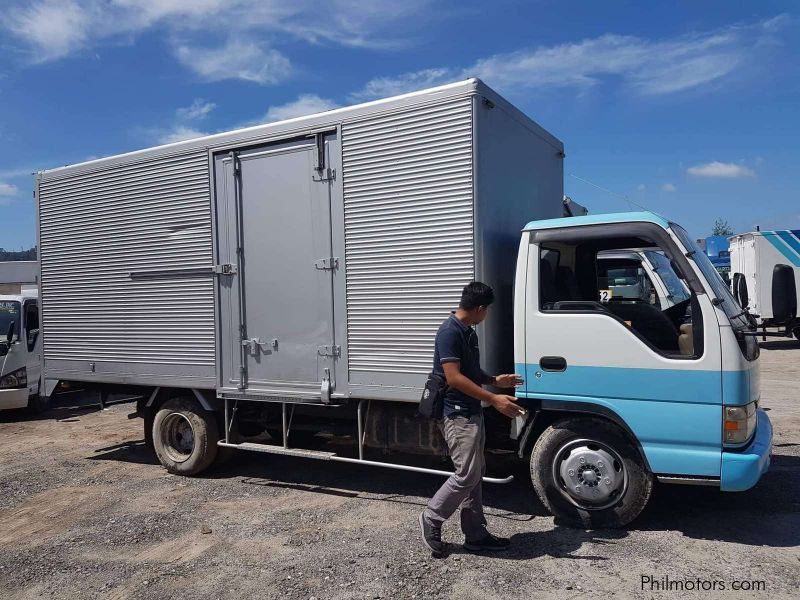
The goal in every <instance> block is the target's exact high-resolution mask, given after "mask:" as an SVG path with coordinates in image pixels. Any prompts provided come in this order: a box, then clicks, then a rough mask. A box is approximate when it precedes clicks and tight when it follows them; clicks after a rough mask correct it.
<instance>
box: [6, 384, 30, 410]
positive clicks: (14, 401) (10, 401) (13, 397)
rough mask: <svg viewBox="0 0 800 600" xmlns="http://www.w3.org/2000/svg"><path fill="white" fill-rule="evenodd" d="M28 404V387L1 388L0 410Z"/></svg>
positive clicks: (22, 406)
mask: <svg viewBox="0 0 800 600" xmlns="http://www.w3.org/2000/svg"><path fill="white" fill-rule="evenodd" d="M26 406H28V388H22V389H13V390H0V410H8V409H10V408H25V407H26Z"/></svg>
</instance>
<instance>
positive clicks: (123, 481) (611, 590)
mask: <svg viewBox="0 0 800 600" xmlns="http://www.w3.org/2000/svg"><path fill="white" fill-rule="evenodd" d="M762 357H763V360H762V390H763V396H762V405H763V406H764V407H766V408H768V409H769V410H770V413H769V414H770V417H771V419H772V422H773V424H774V426H775V433H776V435H775V447H774V456H773V466H772V469H771V471H770V473H769V474H768V475H767V476H766V477H765V478H764V479H763V481H762V482H761V483H760V484H759V485H758V486H757V487H756V488H755V489H753V490H751V491H749V492H746V493H741V494H723V493H720V492H719V491H716V490H714V489H709V488H702V487H678V486H666V485H661V486H659V487H658V488H657V490H656V492H655V496H654V498H653V500H652V502H651V504H650V506H649V507H648V509H647V510H646V512H645V513H644V514H643V515H642V516H641V517H640V518H639V519H638V520H637V521H636V522H634V524H633V525H632V526H631V528H630V529H629V530H627V531H592V532H586V531H578V530H573V529H566V528H563V527H559V526H557V525H555V524H554V522H553V519H552V518H551V517H550V516H549V515H547V514H546V513H545V512H544V510H543V509H542V507H541V505H540V504H539V503H538V502H537V501H536V500H534V496H533V495H532V490H531V487H530V484H529V482H528V479H527V477H526V472H525V469H524V468H522V469H519V468H517V470H516V474H517V481H516V482H515V483H513V484H511V485H507V486H486V488H485V496H486V503H487V506H488V513H489V522H490V527H491V529H492V530H494V531H495V532H497V533H498V534H501V535H505V536H509V537H511V538H512V541H513V550H512V551H511V552H509V553H508V554H507V555H506V556H492V557H488V556H475V555H471V554H465V553H463V552H462V551H461V548H460V546H458V545H456V546H454V547H453V552H452V553H451V554H450V555H449V556H448V557H447V558H444V559H441V560H433V559H431V558H430V555H429V554H428V553H427V552H425V551H423V549H422V547H421V544H420V542H419V539H418V532H417V522H416V517H417V514H418V512H419V511H420V510H421V508H422V506H423V505H424V503H425V501H426V499H427V498H428V497H429V496H430V495H431V494H432V493H433V492H434V491H435V490H436V488H437V487H438V485H439V484H440V483H441V480H440V479H438V478H436V477H433V476H427V475H417V474H412V473H403V472H395V471H385V470H379V469H371V468H368V467H359V466H350V465H343V464H335V463H326V462H318V461H309V460H304V459H294V458H288V457H278V456H266V455H264V456H262V455H252V454H240V455H237V456H236V457H234V459H233V460H231V461H230V462H229V463H228V464H226V465H225V466H222V467H218V468H216V469H215V470H213V472H211V473H209V474H208V476H206V477H203V478H196V479H186V478H181V477H175V476H171V475H168V474H167V473H166V472H165V471H164V470H163V469H162V468H161V467H160V466H159V465H158V464H157V463H156V461H155V460H154V458H153V457H152V456H151V455H150V454H149V452H148V451H147V450H146V449H145V447H144V443H143V441H142V431H141V427H142V424H141V421H140V420H138V419H135V420H128V419H126V415H127V414H128V413H129V412H132V410H133V406H132V405H131V404H130V403H118V404H113V405H111V407H110V408H109V409H108V410H106V411H97V410H96V408H94V407H88V406H86V402H87V399H86V398H83V399H81V398H78V397H74V398H70V397H67V398H66V399H65V400H63V401H62V404H61V405H60V406H57V407H55V408H53V409H52V410H50V411H49V412H48V413H47V414H45V415H42V416H40V417H37V418H32V417H30V416H28V415H26V414H25V413H24V412H19V411H14V412H6V413H0V590H1V591H0V595H2V598H104V599H105V598H109V599H124V598H154V599H155V598H158V599H161V598H187V599H189V598H190V599H192V600H201V599H206V598H209V599H212V598H240V599H244V598H255V597H258V598H290V599H309V598H317V599H320V600H321V599H323V598H326V599H327V598H367V599H375V598H419V599H423V598H431V597H442V598H458V599H464V600H465V599H471V598H476V599H477V598H480V599H481V600H490V599H495V598H497V599H505V598H516V597H520V598H523V597H524V598H545V597H546V598H576V597H591V598H608V597H615V598H628V597H640V598H651V597H654V598H683V597H689V598H692V597H696V598H716V597H742V598H767V597H769V598H776V597H786V598H789V597H795V598H796V597H798V596H799V595H800V592H798V586H800V549H799V548H798V544H800V487H798V485H797V483H798V482H800V404H798V402H800V398H798V396H800V385H798V383H799V382H800V343H796V342H784V341H781V342H770V343H767V344H766V347H765V348H764V350H763V351H762ZM509 468H512V467H510V466H509V465H508V464H507V463H506V462H504V461H500V460H498V459H496V460H494V461H492V465H491V469H492V470H493V471H494V473H496V474H500V473H503V474H505V472H506V471H507V470H508V469H509ZM445 537H446V538H448V539H449V540H450V541H451V542H454V543H459V542H460V536H459V532H458V527H457V525H456V524H448V525H447V526H446V528H445ZM647 576H649V577H651V578H652V580H654V581H658V582H662V583H663V582H664V578H669V580H672V581H675V580H684V579H688V580H692V581H696V580H698V578H699V580H701V581H699V582H698V585H700V586H703V585H705V584H704V583H703V581H707V582H710V583H712V584H713V587H714V590H706V591H702V589H701V591H693V592H684V593H681V592H677V591H672V592H658V591H651V589H650V586H648V585H645V589H644V590H642V578H643V577H647ZM734 582H750V583H745V587H748V586H749V587H751V588H752V590H751V591H746V592H731V591H730V588H731V586H732V585H734ZM762 582H763V583H762ZM720 584H721V585H724V586H725V590H724V591H723V590H721V589H720ZM762 585H763V587H764V588H765V589H762V590H759V589H757V588H761V586H762Z"/></svg>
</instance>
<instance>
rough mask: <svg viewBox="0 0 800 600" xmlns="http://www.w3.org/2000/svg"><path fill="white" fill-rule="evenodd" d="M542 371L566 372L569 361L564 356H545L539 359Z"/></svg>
mask: <svg viewBox="0 0 800 600" xmlns="http://www.w3.org/2000/svg"><path fill="white" fill-rule="evenodd" d="M539 366H540V367H541V368H542V371H566V370H567V359H566V358H564V357H563V356H543V357H542V358H540V359H539Z"/></svg>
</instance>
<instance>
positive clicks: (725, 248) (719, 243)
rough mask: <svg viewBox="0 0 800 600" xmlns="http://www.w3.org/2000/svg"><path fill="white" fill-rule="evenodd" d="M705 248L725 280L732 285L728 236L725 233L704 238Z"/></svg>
mask: <svg viewBox="0 0 800 600" xmlns="http://www.w3.org/2000/svg"><path fill="white" fill-rule="evenodd" d="M703 250H704V251H705V253H706V256H708V260H710V261H711V264H712V265H714V268H715V269H716V270H717V273H719V274H720V276H721V277H722V279H723V281H725V283H727V284H728V285H730V281H731V252H730V241H729V240H728V238H727V237H726V236H724V235H710V236H708V237H707V238H706V239H705V240H704V243H703Z"/></svg>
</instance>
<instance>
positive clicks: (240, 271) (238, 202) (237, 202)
mask: <svg viewBox="0 0 800 600" xmlns="http://www.w3.org/2000/svg"><path fill="white" fill-rule="evenodd" d="M230 156H231V168H232V169H233V203H234V208H235V211H236V270H237V272H236V274H235V275H234V277H236V278H237V287H238V292H239V385H238V388H239V389H240V390H244V389H245V388H246V387H247V346H245V340H246V339H247V326H246V322H245V306H244V290H245V288H244V227H243V224H242V219H243V218H244V213H243V211H242V196H241V193H240V189H239V188H240V184H241V172H242V169H241V166H240V163H239V156H238V155H237V154H236V152H231V154H230Z"/></svg>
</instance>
